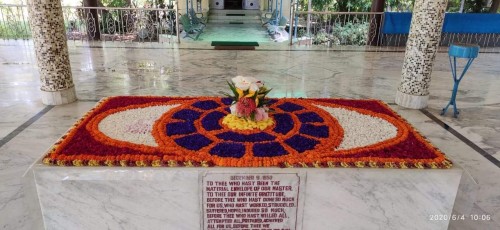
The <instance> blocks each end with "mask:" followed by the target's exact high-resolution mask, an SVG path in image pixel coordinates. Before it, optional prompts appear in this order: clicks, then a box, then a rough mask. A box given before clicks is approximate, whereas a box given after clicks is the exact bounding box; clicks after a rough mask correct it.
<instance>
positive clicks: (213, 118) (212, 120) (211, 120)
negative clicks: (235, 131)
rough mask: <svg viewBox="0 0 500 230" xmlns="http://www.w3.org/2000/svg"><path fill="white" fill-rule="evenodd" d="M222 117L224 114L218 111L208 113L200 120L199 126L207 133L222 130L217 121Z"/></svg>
mask: <svg viewBox="0 0 500 230" xmlns="http://www.w3.org/2000/svg"><path fill="white" fill-rule="evenodd" d="M224 116H226V114H224V113H222V112H219V111H213V112H210V113H209V114H207V115H206V116H205V117H203V118H202V119H201V125H202V126H203V128H204V129H205V130H208V131H212V130H219V129H222V127H221V126H220V124H219V120H220V119H222V118H223V117H224Z"/></svg>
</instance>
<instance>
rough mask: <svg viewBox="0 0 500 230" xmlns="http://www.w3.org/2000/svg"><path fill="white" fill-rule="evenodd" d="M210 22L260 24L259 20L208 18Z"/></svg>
mask: <svg viewBox="0 0 500 230" xmlns="http://www.w3.org/2000/svg"><path fill="white" fill-rule="evenodd" d="M208 23H210V24H259V25H260V24H262V22H261V21H260V20H241V19H232V20H231V19H209V20H208Z"/></svg>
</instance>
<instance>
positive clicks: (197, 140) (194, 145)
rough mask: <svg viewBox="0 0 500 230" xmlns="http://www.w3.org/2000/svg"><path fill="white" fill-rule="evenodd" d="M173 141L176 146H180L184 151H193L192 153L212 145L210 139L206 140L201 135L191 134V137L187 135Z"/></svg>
mask: <svg viewBox="0 0 500 230" xmlns="http://www.w3.org/2000/svg"><path fill="white" fill-rule="evenodd" d="M174 141H175V143H177V144H178V145H180V146H182V147H184V148H186V149H189V150H194V151H198V150H200V149H201V148H203V147H205V146H207V145H209V144H211V143H212V141H211V140H210V139H208V138H206V137H205V136H203V135H201V134H193V135H189V136H184V137H181V138H177V139H175V140H174Z"/></svg>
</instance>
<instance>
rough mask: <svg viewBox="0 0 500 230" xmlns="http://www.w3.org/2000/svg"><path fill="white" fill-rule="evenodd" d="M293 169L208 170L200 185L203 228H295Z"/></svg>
mask: <svg viewBox="0 0 500 230" xmlns="http://www.w3.org/2000/svg"><path fill="white" fill-rule="evenodd" d="M299 184H300V177H299V175H297V174H296V173H262V174H261V173H242V174H237V173H208V174H206V175H204V177H203V181H202V186H203V192H202V215H203V216H202V220H203V229H205V230H221V229H252V230H264V229H280V230H296V229H297V215H298V212H297V207H298V204H299V200H298V199H299Z"/></svg>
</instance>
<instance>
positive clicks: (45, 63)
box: [27, 0, 76, 105]
mask: <svg viewBox="0 0 500 230" xmlns="http://www.w3.org/2000/svg"><path fill="white" fill-rule="evenodd" d="M27 3H28V14H29V22H30V26H31V33H32V37H33V42H34V45H35V54H36V59H37V65H38V72H39V73H40V82H41V90H42V102H43V103H44V104H46V105H61V104H67V103H70V102H73V101H76V93H75V86H74V84H73V78H72V77H71V66H70V63H69V55H68V45H67V44H66V34H65V30H64V19H63V12H62V8H61V1H60V0H30V1H27Z"/></svg>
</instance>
